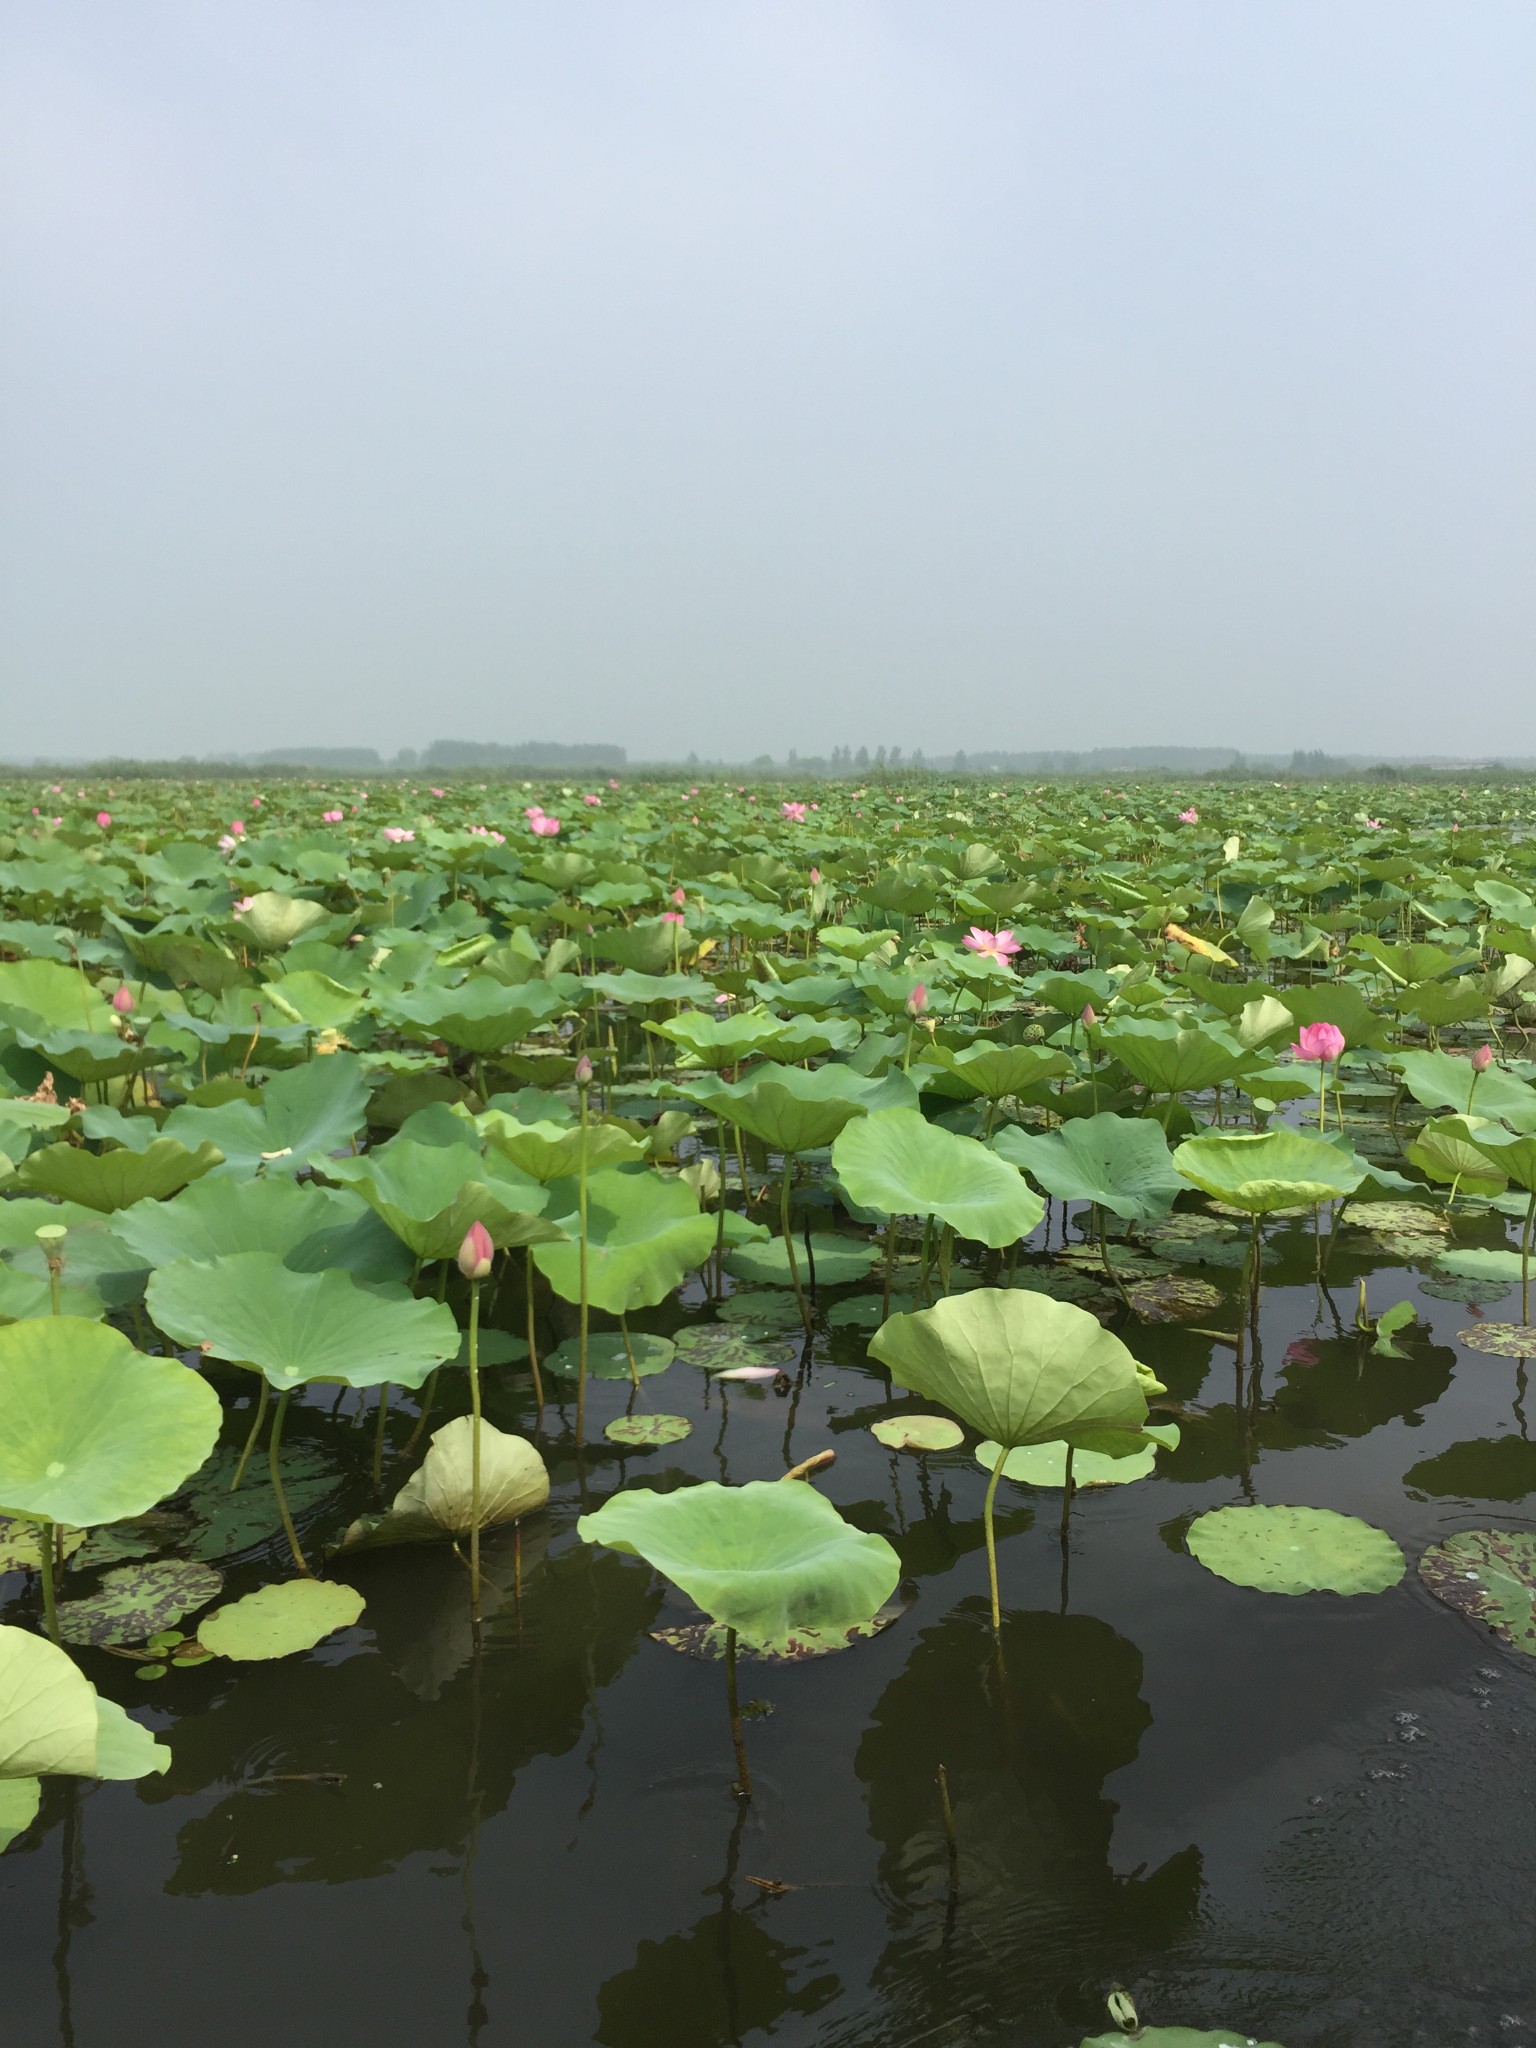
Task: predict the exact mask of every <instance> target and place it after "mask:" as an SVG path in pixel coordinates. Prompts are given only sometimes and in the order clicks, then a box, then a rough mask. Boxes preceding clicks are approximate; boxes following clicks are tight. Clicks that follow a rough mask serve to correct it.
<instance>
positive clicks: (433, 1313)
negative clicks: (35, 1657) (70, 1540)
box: [0, 1252, 459, 1521]
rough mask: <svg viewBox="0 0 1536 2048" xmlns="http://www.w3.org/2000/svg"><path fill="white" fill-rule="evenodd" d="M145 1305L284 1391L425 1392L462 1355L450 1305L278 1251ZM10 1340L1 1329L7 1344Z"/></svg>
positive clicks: (187, 1271) (190, 1267) (178, 1273)
mask: <svg viewBox="0 0 1536 2048" xmlns="http://www.w3.org/2000/svg"><path fill="white" fill-rule="evenodd" d="M145 1304H146V1306H147V1307H148V1310H149V1313H150V1315H151V1316H152V1317H153V1319H154V1321H155V1323H156V1325H157V1326H158V1327H159V1328H160V1329H162V1330H164V1332H165V1334H166V1335H167V1336H168V1337H170V1338H171V1339H172V1340H173V1341H174V1342H175V1343H178V1344H197V1345H205V1346H206V1347H207V1348H208V1350H209V1351H210V1352H211V1353H212V1354H213V1356H214V1357H215V1358H227V1359H230V1360H232V1361H233V1362H235V1363H237V1364H241V1365H249V1366H251V1367H253V1368H254V1369H255V1370H256V1371H257V1372H260V1373H264V1374H265V1375H266V1377H267V1379H268V1380H269V1382H270V1383H271V1384H272V1385H273V1386H274V1387H276V1388H278V1389H279V1390H280V1391H283V1392H286V1391H287V1390H289V1389H290V1388H293V1387H297V1386H302V1385H303V1384H304V1383H305V1382H306V1381H308V1380H325V1381H329V1382H331V1383H332V1384H333V1385H342V1386H348V1387H377V1386H382V1385H383V1384H384V1383H385V1382H386V1381H389V1380H394V1381H396V1382H397V1383H398V1384H399V1385H401V1386H406V1387H419V1386H420V1385H421V1383H422V1381H423V1380H424V1379H425V1378H426V1377H427V1374H428V1373H429V1372H431V1370H432V1368H433V1366H435V1365H440V1364H441V1363H442V1362H443V1360H444V1359H447V1358H452V1357H453V1356H454V1355H455V1353H456V1352H457V1351H458V1348H459V1326H458V1324H457V1323H456V1322H455V1321H454V1318H453V1312H452V1310H451V1309H448V1308H446V1307H445V1306H444V1305H443V1303H441V1302H438V1301H419V1300H417V1299H416V1298H415V1297H414V1296H413V1295H412V1294H411V1293H410V1292H409V1291H408V1290H407V1289H406V1288H404V1287H364V1286H361V1285H359V1283H358V1282H357V1281H356V1280H354V1279H353V1277H352V1275H351V1274H350V1273H341V1272H330V1273H295V1272H294V1271H293V1270H292V1269H291V1268H290V1267H288V1266H285V1265H284V1264H283V1262H282V1260H281V1259H280V1258H278V1256H277V1255H276V1253H275V1252H239V1253H236V1254H235V1255H234V1256H233V1257H231V1258H224V1259H220V1260H219V1261H218V1262H217V1263H216V1264H214V1265H208V1266H205V1265H202V1264H200V1263H199V1262H198V1261H197V1260H195V1259H181V1260H179V1261H178V1262H177V1263H176V1264H175V1265H174V1266H162V1267H161V1268H160V1269H159V1271H158V1272H156V1273H155V1274H154V1275H153V1277H152V1278H151V1280H150V1283H149V1287H148V1289H147V1291H146V1294H145ZM6 1335H7V1333H6V1332H4V1331H0V1342H3V1340H4V1338H5V1336H6ZM205 1455H206V1453H205ZM198 1462H199V1463H201V1460H199V1461H198ZM183 1476H185V1475H183ZM3 1494H4V1487H3V1486H0V1496H3ZM119 1512H122V1513H131V1512H133V1511H132V1510H129V1509H124V1510H120V1511H119ZM70 1519H73V1520H76V1521H78V1520H79V1519H80V1518H79V1517H78V1516H74V1517H72V1518H70ZM104 1519H112V1518H111V1517H107V1518H104Z"/></svg>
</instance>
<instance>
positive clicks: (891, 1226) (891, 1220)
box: [880, 1216, 896, 1323]
mask: <svg viewBox="0 0 1536 2048" xmlns="http://www.w3.org/2000/svg"><path fill="white" fill-rule="evenodd" d="M895 1256H896V1218H895V1217H894V1216H889V1217H887V1218H886V1224H885V1273H884V1278H883V1285H882V1290H881V1295H880V1320H881V1322H882V1323H888V1322H889V1321H890V1319H891V1262H892V1260H893V1259H894V1258H895Z"/></svg>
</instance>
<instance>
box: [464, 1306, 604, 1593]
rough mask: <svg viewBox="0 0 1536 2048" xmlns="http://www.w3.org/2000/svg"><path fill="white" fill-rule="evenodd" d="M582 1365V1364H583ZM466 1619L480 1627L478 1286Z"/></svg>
mask: <svg viewBox="0 0 1536 2048" xmlns="http://www.w3.org/2000/svg"><path fill="white" fill-rule="evenodd" d="M583 1363H585V1360H583ZM469 1412H470V1415H471V1417H472V1418H473V1420H472V1422H471V1425H470V1429H471V1435H470V1439H469V1618H470V1620H471V1622H472V1623H473V1624H474V1626H475V1627H476V1628H478V1627H479V1626H480V1282H479V1281H478V1280H471V1281H470V1283H469Z"/></svg>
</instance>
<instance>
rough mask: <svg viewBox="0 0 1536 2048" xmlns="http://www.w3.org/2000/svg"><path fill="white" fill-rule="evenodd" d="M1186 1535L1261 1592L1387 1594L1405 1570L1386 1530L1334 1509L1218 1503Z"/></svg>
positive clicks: (1195, 1549) (1214, 1567)
mask: <svg viewBox="0 0 1536 2048" xmlns="http://www.w3.org/2000/svg"><path fill="white" fill-rule="evenodd" d="M1185 1541H1186V1544H1187V1545H1188V1548H1189V1553H1190V1555H1191V1557H1194V1558H1197V1559H1198V1560H1199V1562H1200V1563H1201V1564H1203V1565H1204V1566H1205V1568H1206V1570H1207V1571H1212V1572H1214V1573H1215V1574H1216V1576H1217V1577H1218V1578H1222V1579H1229V1580H1230V1581H1231V1583H1232V1584H1233V1585H1234V1586H1252V1587H1254V1588H1255V1589H1256V1590H1257V1591H1259V1592H1261V1593H1350V1594H1352V1593H1382V1592H1385V1591H1386V1589H1387V1588H1388V1587H1389V1586H1395V1585H1396V1584H1397V1582H1398V1580H1399V1579H1400V1578H1401V1577H1402V1576H1403V1573H1404V1572H1405V1571H1406V1569H1407V1565H1406V1563H1405V1561H1404V1558H1403V1553H1402V1552H1401V1551H1400V1550H1399V1549H1398V1547H1397V1545H1396V1544H1395V1543H1394V1542H1393V1541H1392V1538H1391V1537H1390V1536H1389V1535H1387V1533H1386V1531H1385V1530H1383V1529H1377V1528H1375V1527H1373V1526H1372V1524H1371V1523H1369V1522H1362V1521H1360V1520H1358V1519H1357V1517H1355V1516H1354V1515H1339V1514H1335V1513H1334V1512H1333V1510H1332V1509H1331V1508H1293V1507H1263V1506H1256V1507H1240V1508H1214V1509H1212V1510H1211V1512H1210V1513H1209V1514H1205V1515H1199V1516H1197V1517H1196V1519H1195V1520H1194V1521H1193V1522H1192V1523H1191V1524H1190V1526H1189V1533H1188V1535H1187V1536H1186V1538H1185Z"/></svg>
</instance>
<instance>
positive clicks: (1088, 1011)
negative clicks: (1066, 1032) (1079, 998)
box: [1082, 1003, 1099, 1031]
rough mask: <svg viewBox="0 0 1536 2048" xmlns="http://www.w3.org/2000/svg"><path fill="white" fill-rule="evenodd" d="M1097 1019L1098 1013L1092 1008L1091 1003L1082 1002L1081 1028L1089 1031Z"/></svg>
mask: <svg viewBox="0 0 1536 2048" xmlns="http://www.w3.org/2000/svg"><path fill="white" fill-rule="evenodd" d="M1098 1021H1099V1014H1098V1012H1097V1010H1095V1009H1094V1007H1093V1005H1092V1003H1084V1005H1083V1017H1082V1024H1083V1029H1084V1030H1085V1031H1091V1030H1092V1029H1093V1027H1094V1025H1095V1024H1097V1023H1098Z"/></svg>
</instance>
